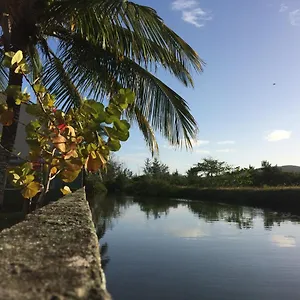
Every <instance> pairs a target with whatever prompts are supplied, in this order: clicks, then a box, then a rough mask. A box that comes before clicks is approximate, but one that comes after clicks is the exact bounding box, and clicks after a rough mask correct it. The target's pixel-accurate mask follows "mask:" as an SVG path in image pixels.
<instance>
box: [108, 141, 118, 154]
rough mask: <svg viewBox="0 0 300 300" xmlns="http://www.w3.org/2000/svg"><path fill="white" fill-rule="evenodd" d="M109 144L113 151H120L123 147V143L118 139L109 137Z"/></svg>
mask: <svg viewBox="0 0 300 300" xmlns="http://www.w3.org/2000/svg"><path fill="white" fill-rule="evenodd" d="M107 146H108V147H109V149H110V150H111V151H119V150H120V148H121V143H120V141H118V140H112V139H109V141H108V143H107Z"/></svg>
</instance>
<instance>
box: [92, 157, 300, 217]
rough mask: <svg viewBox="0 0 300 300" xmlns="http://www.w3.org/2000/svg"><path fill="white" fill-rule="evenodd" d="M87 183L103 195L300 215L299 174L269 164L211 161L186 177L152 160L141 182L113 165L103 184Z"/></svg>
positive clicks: (121, 166)
mask: <svg viewBox="0 0 300 300" xmlns="http://www.w3.org/2000/svg"><path fill="white" fill-rule="evenodd" d="M295 169H297V167H295ZM101 181H102V182H103V184H102V183H101ZM88 182H89V183H90V185H91V186H93V187H95V189H96V190H101V192H103V190H105V189H107V191H108V193H124V194H127V195H130V196H134V197H137V198H139V197H143V198H152V199H153V198H157V201H160V200H161V201H163V199H178V200H180V199H184V200H192V201H195V200H198V201H205V202H214V203H216V202H219V203H226V204H232V205H241V206H250V207H256V208H261V209H270V210H274V211H278V212H284V213H290V214H295V215H300V172H292V171H284V169H283V168H282V167H278V166H272V165H271V164H270V163H269V162H268V161H263V162H262V166H261V168H254V167H252V166H249V167H248V168H240V167H232V166H229V165H228V164H226V162H221V161H218V160H214V159H212V158H206V159H203V161H202V162H199V163H198V164H196V165H194V166H192V167H191V168H190V169H189V170H187V172H186V174H185V175H182V174H179V173H178V172H177V171H176V172H173V173H170V172H169V167H168V166H167V165H166V164H163V163H162V162H160V161H158V160H157V159H153V160H149V159H147V160H146V161H145V165H144V168H143V175H141V176H137V175H134V174H133V173H132V172H131V171H130V170H128V169H127V168H125V167H124V165H123V164H122V163H119V162H117V161H116V160H114V159H112V160H111V161H110V164H109V165H108V169H107V172H106V173H105V174H102V176H101V180H100V179H99V176H97V175H92V177H89V180H88Z"/></svg>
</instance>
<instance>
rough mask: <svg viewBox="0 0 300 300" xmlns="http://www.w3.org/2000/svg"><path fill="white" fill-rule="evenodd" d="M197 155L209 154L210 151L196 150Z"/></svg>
mask: <svg viewBox="0 0 300 300" xmlns="http://www.w3.org/2000/svg"><path fill="white" fill-rule="evenodd" d="M195 153H198V154H209V153H210V151H209V150H205V149H196V150H195Z"/></svg>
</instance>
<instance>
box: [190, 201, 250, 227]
mask: <svg viewBox="0 0 300 300" xmlns="http://www.w3.org/2000/svg"><path fill="white" fill-rule="evenodd" d="M187 206H188V208H189V209H190V211H191V212H192V213H194V214H195V215H196V216H197V217H198V218H201V219H204V220H205V221H206V222H214V221H219V220H223V221H226V222H229V223H236V224H237V226H238V227H239V228H251V227H253V218H254V217H255V216H256V210H255V209H254V208H245V207H242V206H232V205H225V204H219V203H212V202H196V201H194V202H188V203H187Z"/></svg>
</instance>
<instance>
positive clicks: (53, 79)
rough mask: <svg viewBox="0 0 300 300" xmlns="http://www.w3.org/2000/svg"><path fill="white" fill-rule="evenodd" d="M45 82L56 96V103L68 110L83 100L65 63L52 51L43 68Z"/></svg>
mask: <svg viewBox="0 0 300 300" xmlns="http://www.w3.org/2000/svg"><path fill="white" fill-rule="evenodd" d="M42 78H43V83H44V84H45V86H46V87H47V89H48V90H49V91H50V92H51V93H52V94H54V95H55V96H56V99H57V103H56V105H57V106H59V107H61V108H62V109H65V110H68V109H69V108H70V107H71V106H76V105H78V104H79V103H80V102H81V95H80V92H79V91H78V89H77V88H76V86H75V85H74V83H73V81H72V79H71V77H70V75H69V74H68V72H67V71H66V69H65V67H64V65H63V63H62V62H61V61H60V59H59V58H58V57H56V56H55V55H54V54H53V53H52V57H51V58H50V59H49V60H48V61H47V63H46V65H45V67H44V70H43V76H42Z"/></svg>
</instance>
